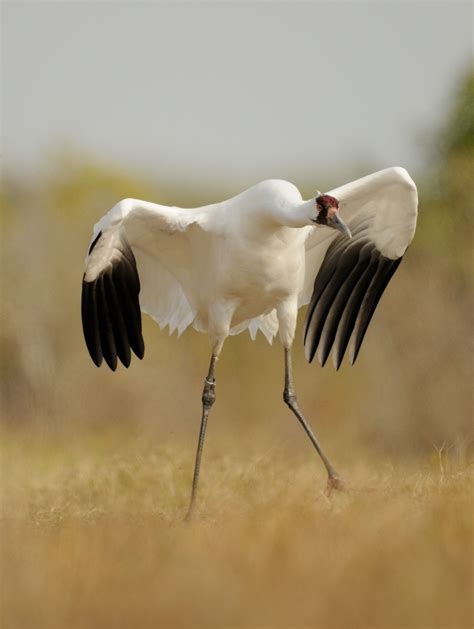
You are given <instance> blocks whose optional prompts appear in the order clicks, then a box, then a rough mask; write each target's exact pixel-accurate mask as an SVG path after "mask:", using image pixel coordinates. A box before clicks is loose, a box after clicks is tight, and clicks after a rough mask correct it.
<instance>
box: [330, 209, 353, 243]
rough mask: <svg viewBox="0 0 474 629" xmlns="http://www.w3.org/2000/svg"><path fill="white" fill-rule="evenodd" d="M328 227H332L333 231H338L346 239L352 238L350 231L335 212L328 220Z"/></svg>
mask: <svg viewBox="0 0 474 629" xmlns="http://www.w3.org/2000/svg"><path fill="white" fill-rule="evenodd" d="M328 225H329V227H333V228H334V229H337V230H338V231H340V232H341V234H344V236H347V237H348V238H352V234H351V230H350V229H349V227H347V225H346V224H345V223H344V221H343V220H342V218H341V217H340V216H339V214H338V212H337V211H336V212H334V213H333V215H332V217H331V218H330V219H328Z"/></svg>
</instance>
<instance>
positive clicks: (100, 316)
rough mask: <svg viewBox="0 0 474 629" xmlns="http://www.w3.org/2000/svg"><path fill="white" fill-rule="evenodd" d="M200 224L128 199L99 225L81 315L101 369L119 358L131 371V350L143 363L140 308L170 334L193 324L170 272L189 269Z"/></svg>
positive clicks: (186, 216) (88, 261)
mask: <svg viewBox="0 0 474 629" xmlns="http://www.w3.org/2000/svg"><path fill="white" fill-rule="evenodd" d="M197 221H198V218H197V216H192V215H191V211H189V210H188V211H186V210H181V209H178V208H168V207H164V206H159V205H155V204H153V203H147V202H145V201H136V200H134V199H125V200H124V201H121V202H120V203H119V204H117V205H116V206H115V207H114V208H113V209H112V210H111V211H110V212H109V213H108V214H106V215H105V216H104V217H103V218H102V219H101V220H100V221H99V223H97V225H96V226H95V229H94V236H93V240H92V243H91V245H90V248H89V252H88V255H87V257H86V268H85V273H84V277H83V282H82V302H81V311H82V325H83V331H84V338H85V341H86V345H87V348H88V350H89V353H90V355H91V358H92V360H93V361H94V363H95V364H96V365H97V366H98V367H99V366H100V365H101V363H102V360H103V359H105V361H106V363H107V364H108V366H109V367H110V368H111V369H112V370H115V369H116V367H117V359H119V360H121V362H122V363H123V364H124V365H125V366H126V367H128V366H129V364H130V360H131V350H133V352H134V353H135V354H136V355H137V356H138V357H139V358H143V354H144V343H143V337H142V325H141V312H140V309H142V310H144V311H145V312H147V311H150V314H152V316H154V318H156V319H157V320H158V322H159V323H160V324H161V325H167V324H169V325H170V329H171V327H172V326H175V327H178V328H179V327H183V326H184V327H186V325H188V324H189V323H190V322H191V321H192V319H193V314H192V312H191V308H190V306H189V304H188V302H187V300H186V298H185V296H184V293H183V290H182V288H181V285H180V283H179V281H178V280H177V279H176V278H175V277H174V276H173V275H172V274H171V273H170V272H169V270H168V269H169V268H173V269H179V268H183V267H185V266H186V258H187V256H189V241H188V238H187V234H186V231H187V230H188V228H189V227H190V226H191V225H193V224H195V223H196V222H197ZM137 261H138V265H137ZM140 282H142V286H140ZM157 286H158V287H159V288H160V289H161V290H160V291H159V293H160V295H159V297H160V300H161V301H160V303H156V296H155V294H156V288H157ZM141 289H142V290H141ZM153 289H155V290H153ZM139 293H140V298H139ZM153 299H155V302H154V301H153ZM147 309H148V310H147ZM173 317H174V319H173ZM177 317H178V319H179V320H178V319H177Z"/></svg>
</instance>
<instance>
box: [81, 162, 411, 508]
mask: <svg viewBox="0 0 474 629" xmlns="http://www.w3.org/2000/svg"><path fill="white" fill-rule="evenodd" d="M417 205H418V198H417V189H416V186H415V184H414V182H413V180H412V179H411V178H410V176H409V175H408V173H407V171H406V170H404V169H403V168H399V167H395V168H388V169H386V170H381V171H379V172H376V173H374V174H371V175H369V176H367V177H363V178H361V179H357V180H356V181H353V182H351V183H348V184H345V185H343V186H341V187H339V188H336V189H334V190H331V191H330V192H328V193H327V194H321V193H319V192H318V193H317V194H316V196H315V197H313V198H312V199H310V200H309V201H304V200H303V199H302V197H301V194H300V193H299V191H298V189H297V188H296V186H294V185H293V184H291V183H289V182H287V181H280V180H268V181H263V182H261V183H259V184H257V185H255V186H253V187H251V188H249V189H248V190H245V191H244V192H242V193H241V194H239V195H237V196H235V197H233V198H232V199H228V200H226V201H222V202H220V203H215V204H212V205H207V206H204V207H199V208H194V209H184V208H178V207H166V206H163V205H157V204H155V203H149V202H147V201H140V200H136V199H124V200H122V201H120V202H119V203H118V204H117V205H115V206H114V207H113V208H112V209H111V210H110V211H109V212H108V213H107V214H106V215H105V216H104V217H103V218H102V219H101V220H100V221H99V222H98V223H97V224H96V225H95V227H94V232H93V238H92V242H91V245H90V248H89V253H88V255H87V257H86V268H85V273H84V279H83V285H82V321H83V329H84V336H85V340H86V344H87V347H88V349H89V352H90V355H91V357H92V360H93V361H94V363H95V364H96V365H97V366H100V364H101V363H102V359H103V358H104V359H105V361H106V363H107V364H108V365H109V367H110V368H111V369H112V370H115V369H116V366H117V358H119V359H120V360H121V361H122V363H123V364H124V365H125V366H126V367H128V365H129V364H130V358H131V351H130V350H131V349H132V350H133V351H134V352H135V354H136V355H137V356H138V357H139V358H142V357H143V354H144V344H143V338H142V332H141V314H140V310H141V311H142V312H145V313H147V314H149V315H150V316H151V317H152V318H153V319H154V320H155V321H156V322H157V323H158V324H159V325H160V327H161V328H163V327H165V326H169V329H170V333H171V332H173V331H175V330H177V331H178V334H181V333H182V332H183V331H184V330H185V329H186V328H187V327H188V326H190V325H192V326H193V328H195V329H196V330H198V331H200V332H206V333H207V334H208V336H209V340H210V345H211V361H210V366H209V370H208V373H207V377H206V378H205V381H204V389H203V394H202V419H201V429H200V435H199V442H198V448H197V455H196V462H195V469H194V478H193V486H192V493H191V501H190V506H189V511H188V516H189V515H191V513H192V511H193V507H194V504H195V498H196V492H197V485H198V479H199V471H200V465H201V455H202V449H203V445H204V437H205V431H206V424H207V418H208V414H209V410H210V408H211V406H212V405H213V403H214V401H215V386H216V382H215V368H216V362H217V359H218V357H219V355H220V353H221V350H222V346H223V344H224V341H225V339H226V338H227V337H228V336H229V335H232V334H238V333H240V332H242V331H243V330H246V329H248V330H249V332H250V335H251V337H252V339H254V338H255V335H256V333H257V331H258V330H261V332H262V333H263V334H264V335H265V336H266V338H267V339H268V341H269V342H270V343H271V341H272V339H273V337H274V336H275V335H276V334H277V332H278V333H279V337H280V340H281V343H282V345H283V348H284V354H285V388H284V395H283V397H284V400H285V402H286V404H287V405H288V406H289V407H290V409H291V410H292V411H293V413H294V414H295V415H296V417H297V418H298V419H299V421H300V422H301V424H302V426H303V428H304V429H305V431H306V433H307V434H308V436H309V438H310V439H311V441H312V443H313V445H314V447H315V448H316V450H317V451H318V453H319V455H320V456H321V458H322V460H323V462H324V465H325V467H326V470H327V473H328V489H329V490H331V489H332V488H338V487H340V486H341V483H342V481H341V479H340V477H339V475H338V474H337V472H336V471H335V469H334V467H333V466H332V465H331V463H330V461H329V459H328V458H327V457H326V455H325V454H324V452H323V451H322V449H321V446H320V444H319V442H318V440H317V438H316V436H315V435H314V434H313V432H312V430H311V428H310V426H309V425H308V423H307V422H306V420H305V418H304V417H303V415H302V413H301V411H300V410H299V407H298V404H297V400H296V395H295V391H294V386H293V378H292V370H291V347H292V343H293V339H294V336H295V328H296V319H297V312H298V308H299V307H300V306H304V305H306V304H308V303H309V307H308V310H307V314H306V323H305V334H304V345H305V353H306V357H307V359H308V360H309V362H311V361H312V360H313V357H314V356H315V355H316V356H317V358H318V360H319V362H320V363H321V365H324V363H325V362H326V359H327V357H328V355H329V353H330V351H331V349H332V353H333V362H334V365H335V367H336V369H338V368H339V365H340V364H341V361H342V358H343V355H344V352H345V350H346V347H347V346H348V343H349V341H350V340H351V345H350V349H349V360H350V362H351V364H352V363H354V361H355V359H356V357H357V355H358V352H359V349H360V346H361V343H362V340H363V338H364V335H365V332H366V330H367V326H368V325H369V322H370V319H371V317H372V315H373V313H374V310H375V308H376V306H377V303H378V301H379V299H380V297H381V295H382V293H383V291H384V289H385V287H386V286H387V284H388V282H389V281H390V278H391V277H392V275H393V273H394V272H395V270H396V269H397V267H398V265H399V263H400V261H401V258H402V256H403V254H404V253H405V250H406V248H407V247H408V245H409V244H410V242H411V240H412V239H413V236H414V233H415V227H416V219H417ZM339 209H340V210H341V213H342V214H343V216H344V219H345V221H346V223H347V225H346V223H344V222H343V221H342V219H341V218H340V216H339ZM331 228H332V229H331ZM351 233H352V234H351Z"/></svg>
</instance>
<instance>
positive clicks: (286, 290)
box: [215, 230, 305, 325]
mask: <svg viewBox="0 0 474 629" xmlns="http://www.w3.org/2000/svg"><path fill="white" fill-rule="evenodd" d="M291 231H292V232H294V235H295V236H297V233H296V232H297V230H291ZM300 240H301V238H296V239H295V238H290V239H289V240H288V239H282V238H279V237H273V238H269V239H268V240H267V242H265V243H250V242H248V241H243V242H239V241H232V242H229V241H227V242H225V241H224V242H223V243H221V244H222V247H223V251H222V255H221V256H219V257H220V260H221V264H220V265H219V266H218V269H217V274H216V286H215V289H216V295H217V296H218V298H219V299H226V300H228V301H229V302H233V303H234V304H235V312H234V317H233V321H232V323H233V325H237V324H238V323H240V322H241V321H245V320H246V319H250V318H253V317H256V316H259V315H261V314H264V313H266V312H269V311H270V310H272V309H273V308H275V307H276V306H277V305H278V304H279V303H280V302H281V301H284V300H286V299H288V298H289V297H290V296H292V295H297V294H298V293H299V292H300V291H301V289H302V286H303V281H304V262H305V258H304V246H303V245H302V244H300V242H299V241H300Z"/></svg>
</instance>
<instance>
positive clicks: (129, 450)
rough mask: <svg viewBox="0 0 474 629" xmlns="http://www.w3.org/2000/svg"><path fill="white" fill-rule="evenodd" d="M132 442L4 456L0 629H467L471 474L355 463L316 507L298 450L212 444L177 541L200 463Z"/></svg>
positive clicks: (319, 476) (313, 476)
mask: <svg viewBox="0 0 474 629" xmlns="http://www.w3.org/2000/svg"><path fill="white" fill-rule="evenodd" d="M125 437H126V435H122V436H121V438H118V437H117V435H115V436H114V435H113V434H112V435H110V434H109V435H102V436H100V437H97V436H96V438H95V439H88V440H85V439H83V440H81V441H79V442H73V443H69V444H66V443H65V442H61V443H60V444H58V443H57V442H55V443H54V444H51V443H50V442H49V443H48V442H47V441H46V440H44V439H43V440H41V439H40V441H39V443H38V441H36V442H35V443H33V442H32V441H31V440H28V439H25V438H24V437H23V438H21V439H19V440H17V441H15V440H9V441H8V445H7V448H6V452H5V456H6V460H5V463H6V464H7V465H8V470H9V478H8V479H6V488H5V489H6V491H5V496H4V512H5V514H6V515H7V519H6V525H5V526H4V531H3V540H2V543H3V563H4V571H5V574H7V575H8V579H5V580H4V583H3V594H4V597H5V601H6V602H7V604H6V605H5V608H4V612H3V613H4V625H3V626H5V627H35V628H36V627H38V628H39V627H48V628H49V627H67V628H68V629H73V628H76V627H81V628H83V627H84V628H85V627H88V628H92V627H174V626H183V627H206V626H218V627H235V626H242V627H278V626H281V627H303V626H308V627H352V626H357V627H407V626H410V627H469V626H471V623H472V598H471V595H472V591H471V590H470V587H471V585H472V554H471V553H472V538H473V537H472V536H473V519H472V493H471V492H472V472H473V469H472V466H471V467H470V468H469V467H468V466H467V465H466V464H465V462H463V461H457V462H456V463H454V462H452V461H450V460H449V458H448V459H444V458H441V459H439V460H438V458H437V456H436V457H434V458H433V459H432V461H431V462H425V463H424V464H420V463H419V462H418V463H417V464H416V465H405V466H402V465H396V466H394V465H392V464H389V463H387V462H386V461H373V460H372V461H371V462H370V463H367V462H364V461H363V460H362V459H361V458H360V454H361V453H360V452H357V457H353V455H354V453H353V452H352V453H351V455H352V456H351V459H352V466H351V467H350V468H348V467H346V469H345V474H346V477H347V478H348V479H349V480H350V489H349V491H348V492H345V493H340V492H338V493H336V494H334V493H333V494H332V495H331V497H330V498H327V497H326V496H325V494H324V492H323V491H322V489H323V486H324V474H323V472H322V470H321V466H320V465H319V464H318V463H317V461H316V459H315V458H311V456H309V448H308V449H307V450H306V449H305V448H304V447H302V448H301V450H302V453H304V456H298V457H295V455H294V454H292V453H289V452H288V451H285V450H284V449H282V448H273V449H271V450H267V451H265V450H264V448H262V449H261V452H260V454H256V453H255V451H253V452H251V453H250V454H249V452H248V451H243V450H241V449H239V450H238V451H237V452H236V451H235V450H234V452H233V454H232V456H227V455H223V454H217V453H216V448H215V445H214V447H212V448H210V455H209V456H207V457H206V461H205V473H204V475H203V484H202V488H201V489H202V491H201V500H200V513H199V515H198V517H197V518H196V520H195V521H194V522H191V523H189V524H186V523H184V522H183V521H182V517H183V515H184V513H185V511H186V506H187V501H188V499H189V476H190V473H191V463H192V456H193V450H191V448H186V447H175V449H172V448H171V447H161V448H160V447H156V446H155V445H154V444H151V443H150V442H149V440H144V439H143V438H134V437H133V436H131V435H129V436H128V438H125ZM25 445H26V446H27V447H26V452H27V456H28V458H27V459H26V458H25ZM261 445H263V444H261ZM175 446H176V444H175ZM227 451H229V448H227ZM440 456H441V457H442V454H441V455H440Z"/></svg>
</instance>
